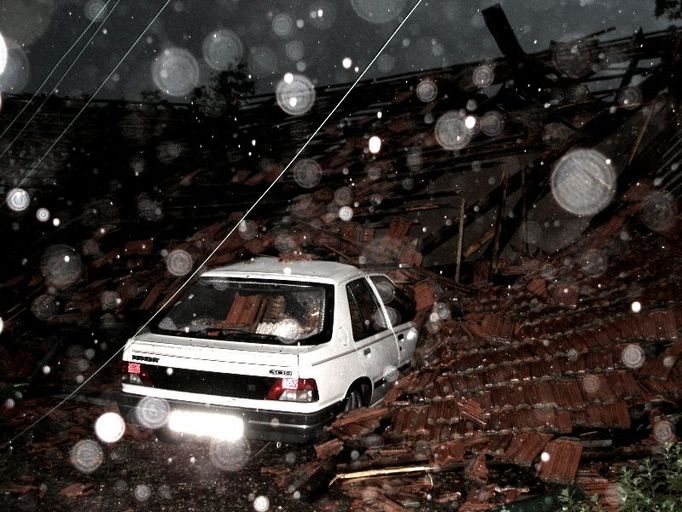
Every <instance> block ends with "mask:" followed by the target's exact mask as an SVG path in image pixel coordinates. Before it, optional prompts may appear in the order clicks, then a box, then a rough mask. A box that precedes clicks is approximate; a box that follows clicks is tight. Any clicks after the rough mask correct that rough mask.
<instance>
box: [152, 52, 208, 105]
mask: <svg viewBox="0 0 682 512" xmlns="http://www.w3.org/2000/svg"><path fill="white" fill-rule="evenodd" d="M152 77H153V79H154V84H155V85H156V87H158V89H159V90H160V91H161V92H163V93H165V94H167V95H169V96H186V95H187V94H189V93H190V92H191V91H192V89H194V88H195V87H196V86H197V85H198V84H199V64H197V61H196V59H195V58H194V56H193V55H192V54H191V53H190V52H189V51H188V50H185V49H184V48H167V49H165V50H163V52H161V55H159V56H158V57H156V59H154V61H153V62H152Z"/></svg>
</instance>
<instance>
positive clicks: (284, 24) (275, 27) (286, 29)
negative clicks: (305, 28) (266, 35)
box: [272, 13, 294, 37]
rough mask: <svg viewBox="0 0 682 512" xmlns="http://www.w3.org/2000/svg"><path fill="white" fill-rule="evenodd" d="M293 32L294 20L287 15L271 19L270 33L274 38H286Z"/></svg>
mask: <svg viewBox="0 0 682 512" xmlns="http://www.w3.org/2000/svg"><path fill="white" fill-rule="evenodd" d="M293 30H294V20H293V19H292V17H291V16H289V15H288V14H285V13H280V14H277V15H276V16H275V17H274V18H273V19H272V31H273V32H274V33H275V35H276V36H279V37H288V36H290V35H291V32H292V31H293Z"/></svg>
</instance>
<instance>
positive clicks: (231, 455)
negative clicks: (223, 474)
mask: <svg viewBox="0 0 682 512" xmlns="http://www.w3.org/2000/svg"><path fill="white" fill-rule="evenodd" d="M209 455H210V459H211V462H212V463H213V465H214V466H215V467H216V468H218V469H221V470H224V471H239V470H240V469H242V468H243V467H244V466H245V465H246V463H247V462H248V461H249V457H250V455H251V449H250V447H249V443H248V441H247V440H246V439H245V438H243V437H242V438H240V439H238V440H237V441H222V440H213V441H211V445H210V447H209Z"/></svg>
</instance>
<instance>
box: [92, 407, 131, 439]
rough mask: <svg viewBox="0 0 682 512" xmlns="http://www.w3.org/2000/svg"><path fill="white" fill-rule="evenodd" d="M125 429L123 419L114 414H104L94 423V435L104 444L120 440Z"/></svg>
mask: <svg viewBox="0 0 682 512" xmlns="http://www.w3.org/2000/svg"><path fill="white" fill-rule="evenodd" d="M125 429H126V425H125V422H124V421H123V418H121V416H119V415H118V414H116V413H115V412H107V413H104V414H102V415H101V416H100V417H99V418H97V421H96V422H95V433H96V434H97V437H99V438H100V440H101V441H102V442H105V443H115V442H116V441H118V440H119V439H121V437H123V433H124V432H125Z"/></svg>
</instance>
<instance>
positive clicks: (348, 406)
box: [343, 386, 365, 412]
mask: <svg viewBox="0 0 682 512" xmlns="http://www.w3.org/2000/svg"><path fill="white" fill-rule="evenodd" d="M362 396H363V395H362V389H361V388H360V387H359V386H356V387H354V388H351V389H350V390H349V391H348V394H346V398H345V399H344V400H343V411H344V412H348V411H352V410H353V409H359V408H360V407H364V405H365V404H364V400H363V397H362Z"/></svg>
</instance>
